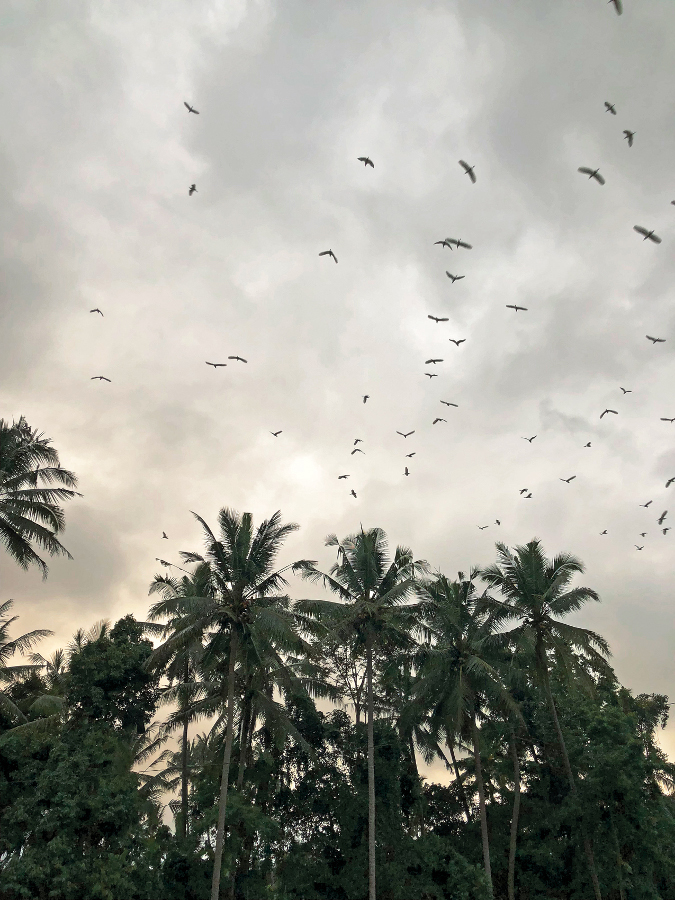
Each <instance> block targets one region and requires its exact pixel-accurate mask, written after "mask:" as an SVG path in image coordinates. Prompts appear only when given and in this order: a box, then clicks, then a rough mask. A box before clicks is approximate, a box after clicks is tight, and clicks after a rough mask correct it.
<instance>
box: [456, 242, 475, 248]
mask: <svg viewBox="0 0 675 900" xmlns="http://www.w3.org/2000/svg"><path fill="white" fill-rule="evenodd" d="M457 246H458V247H464V249H465V250H473V244H467V243H465V242H464V241H457Z"/></svg>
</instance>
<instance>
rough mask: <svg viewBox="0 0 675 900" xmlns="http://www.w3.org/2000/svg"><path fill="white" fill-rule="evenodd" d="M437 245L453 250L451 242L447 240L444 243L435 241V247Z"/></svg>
mask: <svg viewBox="0 0 675 900" xmlns="http://www.w3.org/2000/svg"><path fill="white" fill-rule="evenodd" d="M437 244H440V245H441V247H448V248H449V249H450V250H452V244H451V243H450V242H449V241H446V240H443V241H434V247H435V246H436V245H437Z"/></svg>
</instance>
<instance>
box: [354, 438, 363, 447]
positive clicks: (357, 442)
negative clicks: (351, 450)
mask: <svg viewBox="0 0 675 900" xmlns="http://www.w3.org/2000/svg"><path fill="white" fill-rule="evenodd" d="M362 443H363V438H355V439H354V446H355V447H356V445H357V444H362Z"/></svg>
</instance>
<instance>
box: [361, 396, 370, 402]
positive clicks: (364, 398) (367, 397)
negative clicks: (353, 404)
mask: <svg viewBox="0 0 675 900" xmlns="http://www.w3.org/2000/svg"><path fill="white" fill-rule="evenodd" d="M366 400H370V394H364V395H363V402H364V403H365V402H366Z"/></svg>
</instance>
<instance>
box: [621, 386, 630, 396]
mask: <svg viewBox="0 0 675 900" xmlns="http://www.w3.org/2000/svg"><path fill="white" fill-rule="evenodd" d="M619 387H620V388H621V390H622V391H623V393H624V394H632V393H633V392H632V391H630V390H628V388H624V387H621V385H619Z"/></svg>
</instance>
